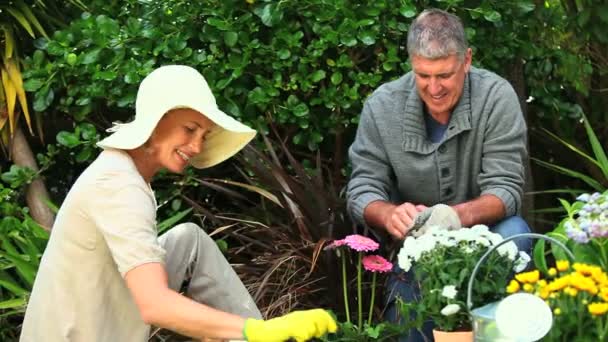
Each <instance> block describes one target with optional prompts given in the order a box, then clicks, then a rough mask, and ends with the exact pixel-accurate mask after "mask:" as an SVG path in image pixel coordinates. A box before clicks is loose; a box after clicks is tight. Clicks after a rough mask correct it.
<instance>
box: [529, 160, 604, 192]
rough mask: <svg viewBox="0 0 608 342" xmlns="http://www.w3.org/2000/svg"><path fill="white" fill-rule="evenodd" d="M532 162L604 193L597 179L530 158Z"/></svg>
mask: <svg viewBox="0 0 608 342" xmlns="http://www.w3.org/2000/svg"><path fill="white" fill-rule="evenodd" d="M530 159H532V160H534V161H535V162H536V163H538V164H540V165H541V166H544V167H546V168H548V169H551V170H554V171H557V172H559V173H562V174H565V175H567V176H569V177H572V178H577V179H580V180H582V181H583V182H585V183H587V184H588V185H589V186H590V187H592V188H593V189H595V190H597V191H603V190H604V187H603V186H602V184H601V183H600V182H598V181H596V180H595V179H593V178H592V177H589V176H587V175H585V174H582V173H580V172H578V171H574V170H570V169H568V168H565V167H562V166H558V165H554V164H551V163H547V162H545V161H542V160H539V159H536V158H530Z"/></svg>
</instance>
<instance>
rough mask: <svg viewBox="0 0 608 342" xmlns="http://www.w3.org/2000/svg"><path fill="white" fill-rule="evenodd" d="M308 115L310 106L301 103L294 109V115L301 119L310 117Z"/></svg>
mask: <svg viewBox="0 0 608 342" xmlns="http://www.w3.org/2000/svg"><path fill="white" fill-rule="evenodd" d="M308 113H309V110H308V106H307V105H306V104H305V103H300V104H299V105H297V106H295V108H294V109H293V114H294V115H295V116H297V117H299V118H300V117H303V116H306V115H308Z"/></svg>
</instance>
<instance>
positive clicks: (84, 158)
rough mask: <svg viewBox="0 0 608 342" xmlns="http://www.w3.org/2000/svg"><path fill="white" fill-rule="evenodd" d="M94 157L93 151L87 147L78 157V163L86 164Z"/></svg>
mask: <svg viewBox="0 0 608 342" xmlns="http://www.w3.org/2000/svg"><path fill="white" fill-rule="evenodd" d="M92 155H93V151H92V150H91V149H90V148H88V147H85V148H83V149H82V150H80V152H78V154H77V155H76V161H77V162H79V163H83V162H86V161H87V160H89V159H91V156H92Z"/></svg>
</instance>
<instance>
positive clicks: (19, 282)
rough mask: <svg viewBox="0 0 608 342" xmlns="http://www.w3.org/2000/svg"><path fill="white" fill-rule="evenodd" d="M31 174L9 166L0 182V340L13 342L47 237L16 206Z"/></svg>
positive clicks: (16, 335) (26, 210) (20, 207)
mask: <svg viewBox="0 0 608 342" xmlns="http://www.w3.org/2000/svg"><path fill="white" fill-rule="evenodd" d="M32 177H33V175H32V172H31V170H30V171H29V172H28V170H24V169H18V168H17V167H16V166H13V167H12V168H11V170H10V171H8V172H5V173H3V174H2V177H1V178H2V180H3V181H5V182H9V183H10V187H6V186H5V183H3V182H0V326H2V327H3V329H1V330H0V339H2V340H3V341H14V340H16V339H17V338H18V336H19V329H18V323H19V318H20V317H21V316H22V314H23V313H24V311H25V305H26V303H27V298H28V296H29V294H30V291H31V289H32V285H33V283H34V278H35V276H36V271H37V270H38V265H39V263H40V256H41V255H42V251H44V248H45V246H46V242H47V241H48V238H49V234H48V232H47V231H45V230H44V229H42V227H40V226H39V225H38V224H37V223H36V222H35V221H34V220H33V219H32V218H31V217H30V216H29V214H28V209H27V208H24V207H22V206H19V205H18V204H17V203H18V202H19V201H18V199H19V197H20V196H21V195H22V194H21V190H22V188H23V186H24V185H25V184H27V183H28V182H29V181H30V180H31V179H32Z"/></svg>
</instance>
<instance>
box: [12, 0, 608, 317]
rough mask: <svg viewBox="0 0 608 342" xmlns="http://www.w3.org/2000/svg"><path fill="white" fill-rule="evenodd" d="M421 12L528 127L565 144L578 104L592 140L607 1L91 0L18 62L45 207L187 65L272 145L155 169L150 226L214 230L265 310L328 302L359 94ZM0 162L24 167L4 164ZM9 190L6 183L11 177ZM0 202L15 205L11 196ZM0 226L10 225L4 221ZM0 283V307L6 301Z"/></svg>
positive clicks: (346, 229) (371, 85)
mask: <svg viewBox="0 0 608 342" xmlns="http://www.w3.org/2000/svg"><path fill="white" fill-rule="evenodd" d="M535 4H541V5H539V6H537V5H535ZM426 7H438V8H442V9H447V10H449V11H451V12H453V13H455V14H457V15H459V16H460V17H461V18H463V21H464V23H465V26H466V27H467V31H466V32H467V36H468V38H469V41H470V44H471V46H472V48H473V50H474V63H475V64H476V65H479V66H482V67H486V68H488V69H491V70H493V71H496V72H497V73H499V74H501V75H504V76H506V77H507V78H509V79H510V80H512V81H513V83H514V85H515V87H516V89H518V90H522V89H523V91H522V92H520V96H522V99H525V98H528V95H530V96H531V97H530V98H528V99H529V101H530V102H529V105H528V107H529V109H530V110H529V115H528V118H529V120H528V121H529V123H530V127H531V128H534V127H535V125H536V126H537V125H546V126H549V125H551V127H550V128H551V131H554V132H556V134H558V135H559V136H560V137H564V138H571V137H577V136H578V135H580V133H581V131H582V129H581V127H582V126H581V125H573V124H572V122H573V121H572V120H573V119H578V118H580V117H581V114H582V113H583V112H585V113H586V114H588V115H589V117H590V119H591V120H594V122H597V123H596V125H597V127H599V128H598V130H597V132H598V136H600V137H602V136H605V135H606V127H607V126H608V125H606V122H605V118H603V117H602V116H601V115H600V113H605V109H606V108H605V106H604V108H601V109H602V110H603V111H602V112H600V110H599V109H598V108H600V107H599V106H600V105H602V103H603V104H605V102H602V101H604V100H602V98H601V97H600V96H588V95H596V92H597V89H602V87H604V88H605V86H602V84H604V83H602V82H603V80H604V79H605V77H606V76H605V75H606V73H605V71H606V64H605V63H604V64H602V59H601V56H602V55H601V51H605V50H602V48H603V47H605V46H606V41H605V40H604V37H603V36H600V37H598V34H599V33H601V32H602V31H601V29H602V27H605V24H606V23H608V8H607V7H606V5H604V4H598V3H596V2H593V1H578V2H576V8H571V7H570V5H569V3H568V4H564V5H562V3H561V2H559V1H553V0H551V1H545V2H544V3H539V2H534V1H531V0H516V1H510V2H504V1H483V2H469V1H463V0H444V1H429V0H418V1H410V0H399V1H389V0H378V1H374V2H361V1H351V0H335V1H326V0H306V1H273V0H257V1H242V0H240V1H236V0H225V1H217V0H203V1H198V2H196V4H194V2H192V1H186V0H165V1H143V0H123V1H117V0H113V1H105V0H103V1H102V0H91V1H88V3H87V8H88V12H86V13H83V14H82V15H81V16H79V17H77V18H75V19H74V20H73V21H72V22H71V23H70V25H68V26H67V27H65V28H62V29H60V30H58V31H56V32H54V33H52V34H51V33H50V32H49V36H50V38H49V39H45V38H42V39H38V40H36V42H35V48H36V51H34V52H33V53H31V54H30V55H29V56H27V57H26V58H25V59H24V65H23V70H24V75H23V76H24V85H23V86H24V88H25V90H26V91H27V92H29V94H28V96H29V99H30V103H31V105H32V106H31V107H30V108H31V109H33V111H34V112H36V113H37V115H39V116H41V117H43V118H45V120H44V122H45V128H46V129H47V133H50V134H47V135H48V136H51V137H56V141H57V144H50V145H48V146H46V148H42V147H41V148H39V149H38V151H36V152H39V155H38V157H39V158H38V159H39V162H40V163H41V168H42V175H44V176H46V181H47V184H49V185H50V190H51V192H52V195H53V197H54V200H55V201H56V202H57V203H61V200H62V198H63V196H64V195H65V192H66V191H67V189H68V188H69V187H70V186H71V184H72V182H73V181H74V180H75V177H76V176H77V175H78V173H79V172H80V171H81V170H82V169H83V168H84V167H85V166H86V165H87V164H88V163H90V162H91V161H92V160H93V158H94V157H95V156H96V153H95V152H96V149H95V147H94V143H95V142H96V141H97V140H98V139H99V137H100V136H103V135H104V133H103V131H104V129H106V128H107V127H110V126H111V123H112V121H115V120H119V121H129V120H130V119H131V118H132V115H133V113H134V101H135V95H136V91H137V84H138V83H139V82H140V81H141V80H142V79H143V77H144V76H145V75H146V74H148V73H149V72H150V71H151V70H152V69H154V68H156V67H157V66H160V65H164V64H171V63H179V64H187V65H190V66H193V67H195V68H196V69H198V70H200V71H201V72H202V73H203V74H204V75H205V77H206V78H207V80H208V82H209V84H210V86H211V89H213V91H214V93H215V95H216V97H217V100H218V103H219V106H220V108H223V109H225V110H226V112H228V113H230V114H231V115H233V116H235V117H236V118H238V119H240V120H242V121H244V122H246V123H248V124H249V125H251V126H253V127H256V128H259V130H260V131H261V132H262V133H263V134H268V133H269V132H270V131H271V127H272V125H275V126H276V128H277V131H278V134H277V137H276V138H275V137H273V138H272V140H273V141H274V140H275V139H276V142H266V143H262V142H261V140H258V141H257V144H254V145H256V146H253V147H252V148H253V149H252V150H249V151H248V152H246V153H245V154H243V155H242V157H243V159H242V161H243V163H242V164H239V167H236V168H235V167H234V164H231V163H226V164H224V165H222V166H220V167H218V168H214V169H212V170H207V171H206V172H205V177H202V176H200V174H198V173H196V172H195V171H192V170H190V171H188V172H187V173H186V174H185V175H184V176H175V175H161V176H160V177H158V179H156V180H155V188H156V195H157V197H158V202H159V204H160V208H159V218H161V219H163V220H164V224H161V225H160V228H161V230H164V229H166V228H168V227H169V226H171V224H172V223H175V222H178V221H180V220H183V219H185V218H188V219H191V220H198V221H199V223H200V224H201V225H202V226H203V227H205V229H208V230H211V228H210V227H213V228H217V227H219V228H217V229H216V230H213V231H212V232H213V233H214V237H215V238H218V239H219V240H220V241H221V246H223V247H225V248H226V249H227V250H228V251H229V256H230V258H231V261H233V262H235V263H236V264H237V265H236V266H237V269H238V270H239V272H240V274H242V275H245V282H246V283H247V285H248V286H249V287H250V289H251V290H252V292H253V293H254V295H255V297H256V300H258V301H259V302H260V303H262V306H264V307H265V308H266V310H265V312H266V313H268V314H278V313H282V312H285V311H287V310H289V309H291V308H293V307H296V306H307V305H310V304H311V303H313V298H319V297H322V298H326V299H327V300H328V301H329V300H330V299H331V298H332V297H331V295H329V296H328V295H326V292H325V291H326V290H327V289H328V288H329V293H335V292H336V291H335V290H336V289H335V288H334V289H332V286H333V285H332V284H335V283H336V282H335V281H334V280H335V279H336V275H337V274H338V272H336V266H337V265H336V260H335V258H332V257H331V256H330V255H327V254H326V253H324V252H322V251H321V247H322V245H323V242H324V240H323V239H329V238H334V237H338V238H339V237H342V236H344V235H346V234H348V233H353V231H352V227H351V225H350V223H349V222H348V219H347V218H346V216H345V213H344V206H343V203H342V199H341V196H340V189H341V188H342V187H343V185H344V182H345V176H346V175H347V173H348V166H347V165H346V163H345V159H346V158H345V155H346V149H347V147H348V145H349V144H350V142H351V141H352V135H353V132H354V129H355V128H356V124H357V122H358V116H359V113H360V109H361V107H362V104H363V102H364V100H365V98H366V97H367V96H368V95H369V94H370V92H371V91H372V90H373V89H375V88H377V87H378V86H379V85H380V84H381V83H383V82H385V81H388V80H391V79H394V78H396V77H398V76H400V75H402V74H403V73H405V72H406V71H408V70H409V64H408V61H407V56H406V51H405V41H406V33H407V27H408V25H409V23H410V22H411V20H412V19H413V18H414V17H415V16H416V15H417V14H418V13H419V12H420V11H421V10H422V9H424V8H426ZM564 18H566V20H564ZM544 23H547V24H546V26H545V24H544ZM602 25H603V26H602ZM548 28H550V29H548ZM558 47H559V48H558ZM598 56H599V57H598ZM604 56H605V54H604ZM602 75H604V76H602ZM602 77H603V78H602ZM526 89H527V93H526ZM587 99H593V100H592V101H590V100H587ZM555 118H559V119H560V120H554V119H555ZM46 119H48V120H46ZM577 128H578V130H577ZM568 140H570V139H568ZM51 142H52V141H51ZM273 146H274V147H273ZM313 152H314V153H313ZM0 168H1V170H2V171H3V172H5V173H6V172H8V173H10V174H11V175H14V176H15V177H25V178H27V177H30V176H31V175H28V174H27V171H26V170H18V169H11V168H10V164H9V163H8V162H4V161H3V162H2V163H1V164H0ZM7 177H13V176H7ZM596 178H597V177H596ZM6 182H7V183H6V184H5V187H6V186H8V185H7V184H9V182H10V181H6ZM20 184H21V185H20V186H18V187H16V188H15V191H21V190H22V187H23V186H25V185H26V184H27V182H21V183H20ZM243 189H246V190H247V191H243ZM3 200H4V201H5V202H6V203H9V204H10V205H11V206H14V207H15V206H16V207H17V208H20V210H22V209H23V206H22V205H20V203H23V200H22V196H10V197H4V199H3ZM5 202H2V203H5ZM190 207H193V208H194V210H192V211H191V209H190ZM16 217H17V218H18V220H19V222H21V223H23V222H26V221H27V216H26V215H25V214H24V215H22V216H16ZM9 230H15V231H17V233H18V234H25V233H24V232H25V231H26V230H23V231H22V229H21V224H20V225H16V223H15V224H11V225H10V229H9ZM17 233H15V232H8V231H7V234H8V235H9V236H14V235H15V234H17ZM11 234H13V235H11ZM32 239H34V238H32ZM36 243H38V242H36ZM28 255H29V254H28ZM31 261H32V262H34V260H33V259H32V260H31ZM8 269H9V271H10V272H16V269H15V268H14V267H12V268H10V267H9V268H8ZM294 274H298V275H302V276H297V277H294V276H293V275H294ZM13 275H14V274H13ZM20 286H21V285H20ZM22 287H23V289H25V290H26V291H29V288H28V285H27V282H26V283H23V285H22ZM2 291H4V292H2V293H1V298H0V299H1V300H5V299H11V298H18V296H17V297H14V296H12V295H10V296H9V295H7V293H8V292H6V288H5V287H3V290H2ZM319 293H322V294H323V295H319ZM271 303H272V304H271ZM314 304H316V305H321V304H325V303H319V302H318V301H317V302H314ZM3 313H5V311H3Z"/></svg>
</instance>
